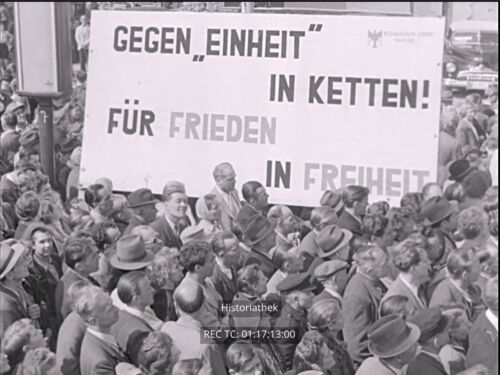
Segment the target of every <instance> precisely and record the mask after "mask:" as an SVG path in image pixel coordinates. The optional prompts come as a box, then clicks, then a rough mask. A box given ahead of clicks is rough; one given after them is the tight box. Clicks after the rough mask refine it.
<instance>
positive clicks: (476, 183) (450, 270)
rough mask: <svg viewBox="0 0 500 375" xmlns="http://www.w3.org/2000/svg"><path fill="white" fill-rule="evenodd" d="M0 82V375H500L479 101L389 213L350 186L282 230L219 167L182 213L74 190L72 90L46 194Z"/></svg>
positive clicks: (26, 134)
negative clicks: (416, 187)
mask: <svg viewBox="0 0 500 375" xmlns="http://www.w3.org/2000/svg"><path fill="white" fill-rule="evenodd" d="M82 24H83V25H84V26H85V27H87V20H86V19H82ZM4 26H5V25H4ZM2 27H3V26H2ZM80 35H83V34H82V33H80ZM0 42H1V41H0ZM83 57H84V58H85V56H83ZM84 62H85V60H84ZM82 67H85V66H84V65H82ZM0 68H1V87H0V119H1V125H2V129H1V134H0V174H1V179H0V189H1V195H0V197H1V201H0V203H1V208H2V209H1V212H0V213H1V215H0V228H1V232H0V233H1V238H0V240H1V242H0V340H1V346H0V374H2V375H3V374H12V375H18V374H21V375H30V374H37V375H48V374H63V375H80V374H81V375H95V374H100V375H104V374H118V375H122V374H126V375H138V374H142V375H171V374H173V375H196V374H199V375H207V374H213V375H224V374H234V375H237V374H238V375H259V374H260V375H275V374H276V375H278V374H287V375H299V374H303V375H305V374H317V375H320V374H324V375H354V374H358V375H364V374H370V375H386V374H387V375H404V374H408V375H422V374H425V375H459V374H460V375H466V374H467V375H472V374H474V375H479V374H482V375H488V374H489V375H497V374H498V353H497V352H498V182H497V179H498V177H497V173H498V171H497V169H498V164H497V158H498V150H497V147H498V117H497V114H498V109H497V108H498V107H497V87H496V86H491V87H490V88H489V89H488V90H487V92H486V95H485V97H483V96H481V95H480V94H470V95H468V96H467V97H466V98H465V101H464V103H463V104H460V105H457V104H453V103H452V104H443V105H442V113H441V132H440V137H439V168H438V181H436V182H435V183H428V184H426V185H425V186H424V187H423V189H422V191H418V192H411V193H407V194H405V195H404V196H403V197H402V199H401V202H400V206H398V207H390V206H389V204H388V203H387V202H384V201H380V202H369V196H370V191H369V190H368V189H367V188H366V187H363V186H353V185H350V186H345V187H343V188H341V189H338V190H335V191H325V192H324V193H323V194H322V196H320V197H318V206H317V207H315V208H304V209H303V210H302V211H301V212H299V211H298V210H297V208H296V207H292V208H290V207H287V206H286V205H270V204H269V203H268V199H269V195H268V194H267V192H266V188H265V186H264V185H263V184H262V183H260V182H258V181H245V182H244V183H242V184H241V190H239V189H237V187H236V173H237V171H235V169H234V168H233V166H232V165H231V164H230V163H229V162H224V163H221V164H219V165H216V166H214V169H213V171H206V173H207V174H210V173H212V176H213V181H214V187H213V189H212V190H211V191H207V194H206V195H204V196H201V197H199V198H198V199H197V200H196V202H195V203H194V204H190V202H191V200H189V201H188V193H189V191H188V188H189V187H186V186H185V185H184V184H183V183H182V182H180V181H169V182H166V184H165V186H164V188H163V191H162V194H161V197H159V196H155V195H154V194H153V192H152V191H151V190H150V189H148V188H147V187H143V188H141V189H138V190H136V191H133V192H130V193H128V194H121V193H119V192H116V191H114V189H113V183H112V181H111V180H110V179H109V178H107V177H105V176H103V178H100V179H99V180H97V181H95V183H94V184H92V185H90V186H85V187H82V186H80V185H79V168H80V157H81V142H82V137H83V134H84V126H83V118H84V116H83V115H84V111H85V84H86V83H85V82H86V78H87V76H86V73H85V72H84V71H78V72H77V73H75V81H74V89H73V93H72V95H71V96H69V97H66V98H60V99H54V100H53V105H54V133H55V145H56V146H55V153H56V156H57V157H56V171H57V176H56V181H52V182H51V181H49V178H48V177H47V176H46V174H44V172H43V170H42V167H41V164H40V138H39V134H38V125H37V124H38V103H37V100H36V98H27V97H23V96H20V95H18V94H17V92H16V91H17V83H16V67H15V65H14V64H13V63H12V62H11V61H7V62H6V63H5V64H4V63H2V65H1V66H0ZM388 152H390V150H388ZM240 192H241V195H240Z"/></svg>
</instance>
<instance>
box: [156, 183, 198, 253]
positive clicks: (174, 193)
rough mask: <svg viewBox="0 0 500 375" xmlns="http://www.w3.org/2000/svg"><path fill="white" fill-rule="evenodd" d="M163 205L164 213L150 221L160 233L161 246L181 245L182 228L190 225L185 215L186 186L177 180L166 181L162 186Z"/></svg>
mask: <svg viewBox="0 0 500 375" xmlns="http://www.w3.org/2000/svg"><path fill="white" fill-rule="evenodd" d="M162 196H163V206H164V210H165V213H164V214H163V215H162V216H160V218H158V219H157V220H155V221H153V222H152V223H151V225H150V226H151V228H153V229H154V230H155V231H156V232H158V234H159V235H160V239H161V241H162V243H163V246H167V247H176V248H178V249H180V248H181V246H182V241H181V239H180V235H181V233H182V231H183V230H184V228H186V227H187V226H189V225H191V221H190V220H189V218H188V217H187V215H186V213H187V210H188V203H187V195H186V188H185V187H184V184H182V183H181V182H178V181H170V182H167V184H166V185H165V187H164V188H163V194H162Z"/></svg>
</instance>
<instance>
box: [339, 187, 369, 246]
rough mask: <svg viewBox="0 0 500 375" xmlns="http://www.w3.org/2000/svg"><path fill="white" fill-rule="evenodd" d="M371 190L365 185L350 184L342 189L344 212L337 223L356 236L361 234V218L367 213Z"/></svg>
mask: <svg viewBox="0 0 500 375" xmlns="http://www.w3.org/2000/svg"><path fill="white" fill-rule="evenodd" d="M369 194H370V190H368V188H366V187H363V186H356V185H349V186H346V187H345V188H344V190H343V191H342V201H343V202H344V207H345V208H344V212H342V214H341V215H340V217H339V219H338V221H337V225H338V226H339V227H340V228H343V229H347V230H349V231H351V232H352V234H354V235H355V236H361V235H362V233H361V219H362V218H363V216H364V215H365V214H366V209H367V207H368V195H369Z"/></svg>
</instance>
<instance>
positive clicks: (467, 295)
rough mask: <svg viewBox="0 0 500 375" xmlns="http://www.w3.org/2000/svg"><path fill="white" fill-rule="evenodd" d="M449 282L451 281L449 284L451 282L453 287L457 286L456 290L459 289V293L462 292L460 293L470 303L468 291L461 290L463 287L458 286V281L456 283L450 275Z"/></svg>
mask: <svg viewBox="0 0 500 375" xmlns="http://www.w3.org/2000/svg"><path fill="white" fill-rule="evenodd" d="M450 282H451V284H452V285H453V286H454V287H455V288H457V289H458V291H459V292H460V293H462V295H463V296H464V298H465V299H466V300H467V301H468V302H470V303H472V300H471V298H470V297H469V293H467V291H465V290H463V289H462V288H461V287H460V285H458V283H457V282H456V281H455V280H453V279H452V278H451V277H450Z"/></svg>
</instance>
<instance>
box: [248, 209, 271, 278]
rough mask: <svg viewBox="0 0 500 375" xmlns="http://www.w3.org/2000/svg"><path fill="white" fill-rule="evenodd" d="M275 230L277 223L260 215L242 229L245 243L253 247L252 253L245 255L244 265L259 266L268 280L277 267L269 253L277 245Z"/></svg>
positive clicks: (252, 218) (253, 217)
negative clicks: (252, 264)
mask: <svg viewBox="0 0 500 375" xmlns="http://www.w3.org/2000/svg"><path fill="white" fill-rule="evenodd" d="M275 228H276V222H275V221H270V220H269V219H267V218H266V217H264V216H262V215H260V214H255V215H254V216H252V217H250V218H249V219H247V220H246V221H245V225H244V226H243V227H242V230H243V234H244V239H245V242H246V244H247V245H248V246H249V247H251V251H250V252H248V253H244V257H245V259H244V264H245V265H248V264H251V263H257V264H259V265H260V266H261V269H262V272H264V275H265V276H266V277H267V278H268V279H269V278H270V277H271V276H272V275H273V274H274V272H276V266H275V265H274V264H273V262H272V260H271V256H270V255H269V251H270V250H271V249H272V248H273V247H274V246H275V245H276V233H275V231H274V229H275Z"/></svg>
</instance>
